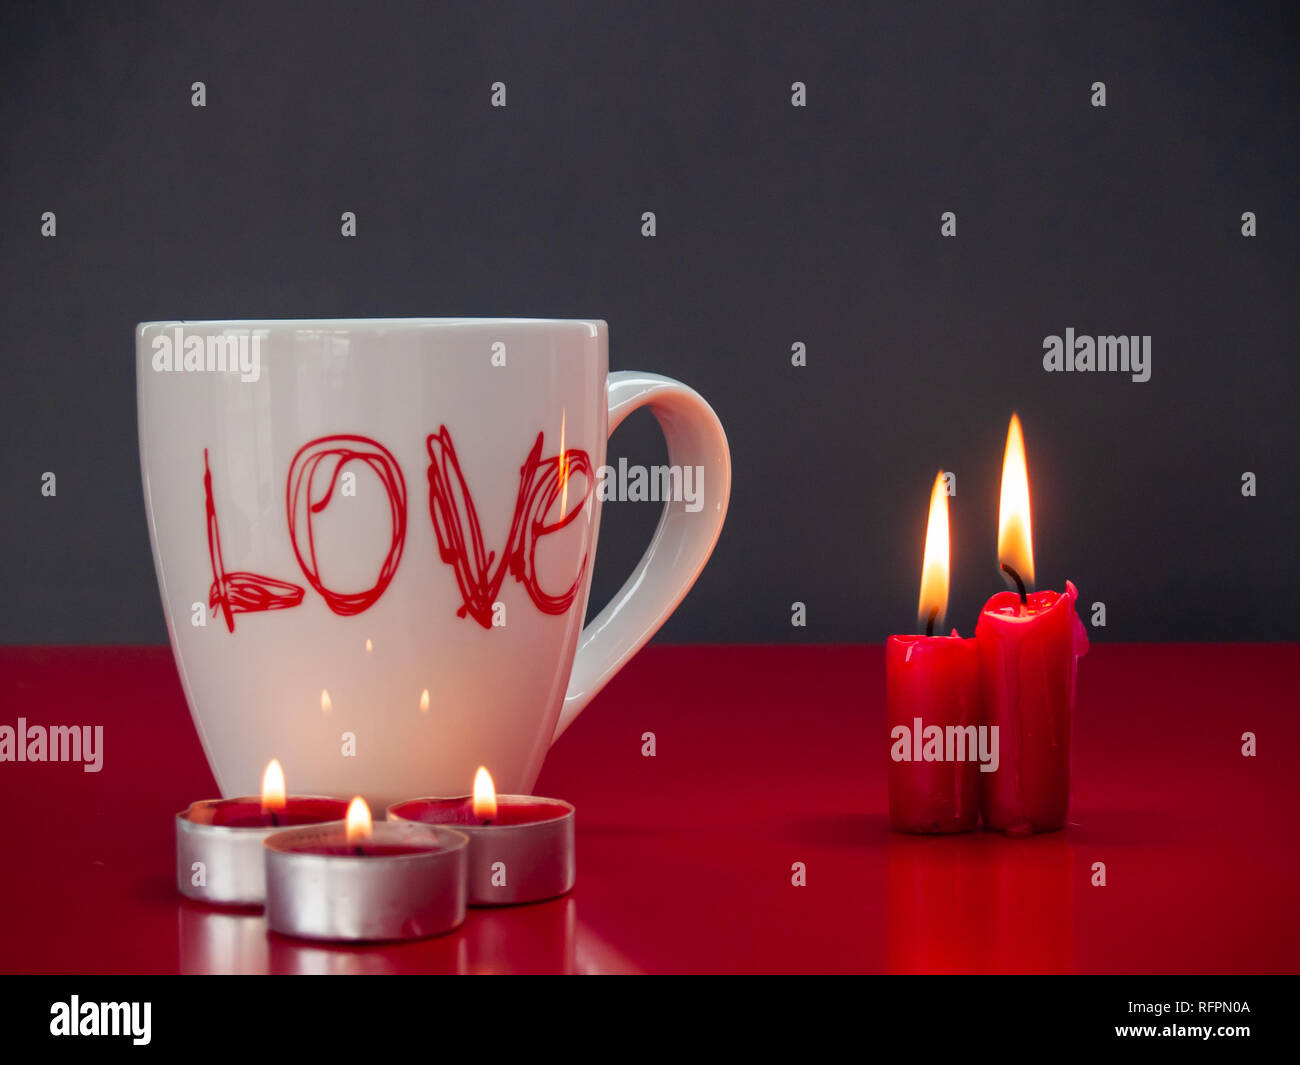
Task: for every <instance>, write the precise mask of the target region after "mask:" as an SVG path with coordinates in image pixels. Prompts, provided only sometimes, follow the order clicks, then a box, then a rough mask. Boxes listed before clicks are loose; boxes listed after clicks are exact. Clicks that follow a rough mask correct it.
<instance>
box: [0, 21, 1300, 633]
mask: <svg viewBox="0 0 1300 1065" xmlns="http://www.w3.org/2000/svg"><path fill="white" fill-rule="evenodd" d="M1298 7H1300V5H1295V4H1291V3H1288V4H1278V5H1276V6H1273V5H1261V6H1251V5H1240V4H1231V5H1228V4H1225V5H1222V6H1201V5H1193V4H1186V3H1179V4H1172V3H1170V4H1152V3H1142V4H1135V3H1124V4H1099V3H1095V2H1069V3H1059V2H1057V3H1050V4H1047V3H1035V4H1029V3H1025V4H964V3H963V4H956V3H954V4H941V5H933V4H891V5H871V6H868V5H865V4H849V5H810V4H780V5H777V4H761V5H760V4H735V3H730V4H719V3H708V4H705V3H699V2H696V3H681V4H663V3H660V4H653V5H650V4H644V5H628V4H608V3H514V4H491V3H458V4H400V5H397V4H385V3H380V4H370V5H362V4H355V5H352V4H349V5H337V4H312V5H309V6H307V5H304V6H301V7H299V6H288V5H283V4H275V3H270V4H268V3H247V4H193V3H166V4H132V5H103V6H102V7H101V6H98V5H96V6H90V5H86V6H61V5H39V6H34V7H32V8H30V9H29V8H26V7H23V8H18V9H10V10H7V11H6V12H5V14H4V19H3V23H4V24H3V27H0V145H2V148H3V156H2V158H0V208H2V209H3V234H4V236H3V247H2V248H0V301H2V303H0V311H2V318H0V321H2V322H3V326H4V341H5V350H4V353H3V356H0V358H2V359H3V362H2V363H0V365H2V366H3V376H2V377H0V439H2V440H3V443H4V460H3V462H2V463H0V604H3V607H2V609H0V641H4V642H11V643H12V642H18V643H45V642H151V641H162V640H164V639H165V632H164V627H163V621H162V614H161V610H160V607H159V603H158V595H157V592H156V588H155V584H154V576H153V569H152V563H151V561H150V555H149V546H148V539H147V534H146V529H145V523H144V516H143V506H142V502H141V492H140V484H139V473H138V464H137V455H136V437H135V391H134V379H133V367H132V327H133V325H134V324H135V323H136V322H137V321H139V320H142V319H157V318H223V317H298V316H332V317H341V316H365V315H415V316H423V315H428V316H437V315H518V316H532V315H536V316H548V317H577V316H592V317H603V318H605V319H607V320H608V321H609V323H610V328H611V338H612V360H613V365H614V367H615V368H638V369H653V370H656V371H659V372H662V373H667V374H671V375H673V376H677V377H680V378H682V379H683V380H685V381H687V382H688V383H690V384H692V385H693V386H695V387H697V388H698V389H699V390H700V391H701V392H703V393H704V394H705V396H707V397H708V399H709V400H710V401H711V402H712V403H713V405H714V406H715V408H716V410H717V411H718V413H719V415H720V416H721V418H722V421H723V423H724V424H725V425H726V427H727V430H728V433H729V436H730V439H731V445H732V450H733V458H734V462H735V485H734V493H733V498H732V509H731V514H730V517H729V519H728V523H727V527H726V529H725V531H724V532H723V536H722V540H721V542H720V543H719V546H718V549H717V552H716V554H715V556H714V558H713V561H712V562H711V564H710V565H709V567H708V569H707V570H706V571H705V574H704V576H703V578H702V579H701V581H700V582H699V584H698V585H697V587H696V589H695V591H694V592H693V593H692V594H691V596H690V597H689V598H688V599H687V601H686V602H685V604H684V605H683V606H682V607H681V608H680V609H679V610H678V612H677V613H676V615H675V616H674V617H673V618H672V619H671V620H670V621H669V623H668V624H667V626H666V627H665V629H664V631H663V634H662V636H661V638H663V639H670V640H684V641H697V640H698V641H790V640H794V641H859V640H873V641H874V640H880V639H883V638H884V637H885V636H886V635H887V634H889V633H890V632H894V631H905V630H909V629H911V628H912V627H913V626H914V616H915V609H916V594H917V583H918V579H919V571H920V554H921V538H922V533H923V529H924V522H925V510H926V503H927V499H928V492H929V487H930V482H931V479H932V478H933V476H934V472H935V470H936V469H938V468H939V467H940V466H944V467H946V468H950V469H952V470H954V471H955V472H956V473H957V476H958V493H957V497H956V499H955V500H953V563H954V576H953V599H952V605H951V608H950V611H949V619H950V622H952V623H956V624H958V625H960V626H961V627H962V629H963V630H964V631H967V632H968V631H969V629H970V627H971V625H972V623H973V621H974V618H975V616H976V612H977V611H978V608H979V605H980V604H981V603H982V602H983V600H984V598H985V597H986V596H987V595H988V594H989V593H991V592H993V591H996V590H998V589H999V588H1000V587H1002V583H1001V581H1000V579H999V575H998V573H997V568H996V562H995V538H996V525H997V494H998V476H999V468H1000V463H1001V454H1002V444H1003V434H1004V432H1005V429H1006V421H1007V418H1008V416H1009V414H1010V412H1011V410H1012V409H1016V410H1018V411H1019V412H1020V414H1021V416H1022V418H1023V420H1024V424H1025V432H1026V436H1027V439H1028V444H1029V449H1030V477H1031V484H1032V492H1033V502H1034V507H1035V509H1034V523H1035V540H1036V548H1037V555H1038V567H1039V586H1040V587H1048V586H1053V587H1058V588H1059V587H1060V586H1061V585H1062V584H1063V582H1064V580H1065V578H1066V577H1070V578H1072V579H1073V580H1074V581H1075V582H1076V583H1077V584H1078V586H1079V588H1080V589H1081V591H1082V594H1083V599H1084V601H1085V603H1091V602H1093V601H1094V600H1103V601H1105V602H1106V603H1107V606H1108V611H1109V626H1108V628H1107V629H1106V630H1105V631H1104V633H1101V632H1094V634H1093V635H1094V637H1095V638H1101V639H1119V640H1160V639H1294V638H1296V636H1297V635H1300V566H1297V563H1296V559H1295V530H1296V526H1297V520H1298V519H1300V503H1298V502H1297V490H1298V489H1297V484H1296V479H1295V476H1294V472H1293V469H1294V465H1295V461H1296V450H1297V449H1296V443H1297V429H1296V419H1295V417H1294V410H1295V405H1296V399H1297V371H1296V359H1297V353H1296V336H1297V331H1298V329H1300V312H1298V310H1297V280H1298V279H1300V270H1298V269H1297V255H1296V249H1297V223H1296V192H1297V174H1300V152H1298V151H1297V137H1296V131H1297V119H1298V118H1300V103H1298V100H1300V95H1298V93H1297V88H1300V86H1298V84H1297V81H1298V79H1297V63H1296V60H1297V55H1298V54H1300V53H1298V51H1297V43H1298V39H1300V31H1298V24H1297V8H1298ZM196 80H202V81H204V82H206V84H207V89H208V106H207V108H206V109H202V110H198V109H194V108H192V107H191V106H190V84H191V83H192V82H193V81H196ZM498 80H500V81H504V82H506V83H507V86H508V101H509V106H508V107H507V108H506V109H504V110H500V109H493V108H492V107H490V106H489V103H490V99H489V97H490V92H489V86H490V84H491V83H492V82H493V81H498ZM795 80H800V81H804V82H806V83H807V86H808V106H807V107H806V108H804V109H795V108H792V107H791V106H790V84H791V82H792V81H795ZM1097 80H1100V81H1104V82H1105V83H1106V86H1107V93H1108V106H1107V107H1106V108H1105V109H1097V108H1094V107H1092V106H1091V105H1090V103H1089V97H1090V88H1089V87H1090V85H1091V84H1092V82H1094V81H1097ZM46 210H52V211H55V212H57V215H58V236H57V237H56V238H55V239H42V238H41V236H40V215H41V212H43V211H46ZM345 210H352V211H355V212H357V215H358V236H357V237H356V239H351V240H348V239H344V238H342V237H341V236H340V234H339V215H340V214H341V213H342V212H343V211H345ZM647 210H653V211H655V212H656V213H657V216H658V224H659V233H658V236H657V237H655V238H654V239H644V238H642V237H641V235H640V224H641V223H640V218H641V213H642V212H643V211H647ZM947 210H952V211H955V212H956V213H957V217H958V237H957V238H956V239H955V240H954V239H943V238H941V237H940V235H939V218H940V214H941V212H943V211H947ZM1247 210H1249V211H1254V212H1255V213H1256V214H1257V216H1258V219H1259V223H1258V224H1259V235H1258V236H1257V237H1255V238H1254V239H1245V238H1243V237H1242V236H1241V234H1240V225H1241V223H1240V215H1241V213H1242V212H1243V211H1247ZM1067 326H1073V327H1075V328H1076V329H1077V330H1078V331H1079V332H1081V333H1089V334H1104V333H1125V334H1151V335H1152V336H1153V338H1154V339H1153V355H1154V359H1153V375H1152V379H1151V381H1150V382H1148V383H1146V384H1134V383H1132V382H1130V381H1129V380H1128V379H1127V378H1126V377H1122V376H1118V375H1103V374H1095V375H1092V376H1084V375H1066V374H1059V375H1048V374H1045V373H1044V372H1043V371H1042V368H1041V355H1042V340H1043V337H1044V336H1046V335H1047V334H1050V333H1061V332H1063V331H1064V329H1065V328H1066V327H1067ZM796 340H800V341H803V342H805V343H806V344H807V346H808V366H807V367H806V368H803V369H796V368H794V367H792V366H791V365H790V347H791V344H792V343H793V342H794V341H796ZM620 453H621V454H626V455H628V456H629V458H630V460H631V461H634V462H635V461H643V462H656V461H662V460H663V456H664V450H663V446H662V443H661V442H660V441H659V439H658V438H657V434H656V430H655V428H654V425H653V420H652V419H651V418H650V417H649V416H648V415H641V416H638V417H637V419H635V420H634V422H633V423H630V424H629V425H628V426H627V427H626V428H625V429H623V430H620V431H619V433H618V434H617V435H616V437H615V438H614V449H613V454H614V455H618V454H620ZM45 470H53V471H55V472H56V473H57V474H58V495H57V497H56V498H54V499H45V498H42V496H41V495H40V491H39V488H40V475H41V473H42V471H45ZM1246 470H1250V471H1253V472H1255V473H1256V474H1257V475H1258V478H1259V495H1258V497H1257V498H1255V499H1244V498H1243V497H1242V495H1241V491H1240V483H1241V482H1240V478H1241V474H1242V472H1243V471H1246ZM656 518H657V514H656V512H655V507H654V506H653V505H651V504H635V503H623V504H612V505H610V507H609V512H608V514H607V517H606V519H605V525H604V528H603V529H602V536H601V545H600V557H599V559H598V562H597V568H596V586H595V591H594V593H593V600H594V602H596V603H600V602H603V601H604V599H605V598H607V597H608V595H609V594H610V593H611V592H612V591H613V589H614V588H615V587H616V586H617V584H618V583H619V582H620V581H621V580H622V579H623V577H624V575H625V574H626V573H627V572H628V571H629V569H630V568H631V566H632V565H633V563H634V560H635V559H636V557H637V556H638V555H639V554H640V552H641V550H642V548H643V546H644V544H645V542H646V541H647V540H648V538H649V535H650V532H651V530H652V528H653V525H654V522H655V520H656ZM795 600H799V601H802V602H805V603H806V604H807V608H808V626H807V628H806V629H792V628H791V626H790V604H791V603H792V602H793V601H795Z"/></svg>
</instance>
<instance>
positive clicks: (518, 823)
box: [388, 766, 578, 906]
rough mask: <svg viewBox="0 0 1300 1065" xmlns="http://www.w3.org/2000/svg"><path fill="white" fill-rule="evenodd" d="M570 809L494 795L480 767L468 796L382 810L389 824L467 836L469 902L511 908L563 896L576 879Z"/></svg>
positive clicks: (411, 801) (532, 799) (532, 798)
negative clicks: (415, 825)
mask: <svg viewBox="0 0 1300 1065" xmlns="http://www.w3.org/2000/svg"><path fill="white" fill-rule="evenodd" d="M573 818H574V808H573V807H572V806H571V805H570V804H569V803H567V802H564V801H562V800H560V799H542V798H537V797H536V796H533V795H498V794H497V793H496V788H495V787H494V786H493V783H492V777H491V775H490V774H489V773H488V771H487V769H486V768H484V767H483V766H480V767H479V769H478V772H477V773H476V774H475V775H474V793H473V795H465V796H461V797H459V798H453V799H438V798H426V799H409V800H407V801H405V802H399V803H395V804H394V805H392V806H390V807H389V808H388V819H389V821H390V822H399V823H400V822H415V823H418V824H425V825H451V826H453V827H455V828H456V830H457V831H460V832H463V833H465V835H466V836H468V837H469V904H470V905H471V906H514V905H517V904H519V903H524V902H540V901H542V900H543V899H553V898H555V897H557V896H559V895H563V894H564V893H565V892H567V891H568V890H569V889H570V888H572V887H573V883H574V881H575V880H576V879H577V875H578V869H577V861H576V859H575V858H574V847H573Z"/></svg>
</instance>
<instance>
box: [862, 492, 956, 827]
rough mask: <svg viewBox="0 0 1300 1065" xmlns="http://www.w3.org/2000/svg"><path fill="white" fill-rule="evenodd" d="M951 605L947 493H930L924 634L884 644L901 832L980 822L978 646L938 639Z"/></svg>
mask: <svg viewBox="0 0 1300 1065" xmlns="http://www.w3.org/2000/svg"><path fill="white" fill-rule="evenodd" d="M947 606H948V495H947V491H946V489H945V486H944V479H943V473H942V472H940V474H939V476H938V477H936V478H935V482H934V489H933V490H932V491H931V493H930V518H929V523H928V525H927V528H926V534H925V562H924V564H923V566H922V572H921V600H920V607H919V614H920V617H921V619H922V621H923V623H924V624H925V628H926V635H924V636H914V635H906V636H891V637H890V638H889V640H888V641H887V642H886V644H885V688H886V699H885V703H886V714H887V717H888V722H889V739H890V747H889V821H890V824H891V825H892V826H893V827H894V828H895V829H897V830H898V831H900V832H969V831H970V830H971V829H973V828H974V827H975V821H976V818H977V817H978V816H979V779H978V778H979V776H980V772H979V754H980V748H979V744H978V742H977V735H978V732H979V729H978V724H979V700H978V696H979V655H978V652H977V649H976V645H975V641H974V640H963V639H962V638H961V637H960V636H958V635H957V632H956V630H953V634H952V635H951V636H934V635H931V633H932V632H933V631H934V626H935V622H936V621H939V622H940V623H942V619H943V614H944V612H945V611H946V609H947Z"/></svg>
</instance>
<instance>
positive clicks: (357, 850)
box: [352, 843, 366, 858]
mask: <svg viewBox="0 0 1300 1065" xmlns="http://www.w3.org/2000/svg"><path fill="white" fill-rule="evenodd" d="M352 853H353V854H355V855H356V856H357V857H358V858H361V857H364V855H365V853H366V852H365V849H364V848H363V847H362V846H361V844H360V843H357V844H354V845H353V847H352Z"/></svg>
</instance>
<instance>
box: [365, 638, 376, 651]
mask: <svg viewBox="0 0 1300 1065" xmlns="http://www.w3.org/2000/svg"><path fill="white" fill-rule="evenodd" d="M374 649H375V645H374V644H373V643H371V642H370V641H369V640H367V641H366V654H369V653H370V652H371V651H373V650H374Z"/></svg>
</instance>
